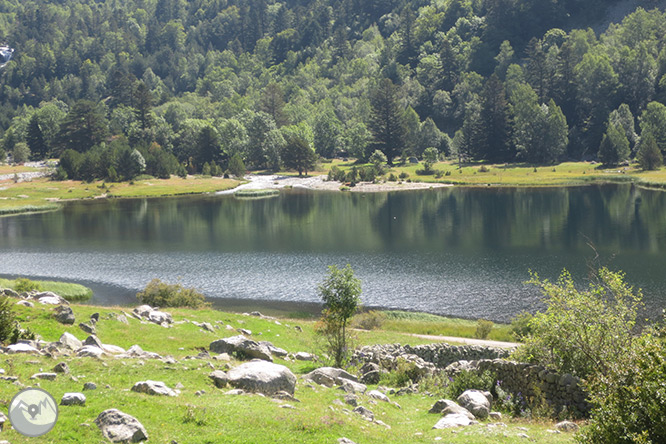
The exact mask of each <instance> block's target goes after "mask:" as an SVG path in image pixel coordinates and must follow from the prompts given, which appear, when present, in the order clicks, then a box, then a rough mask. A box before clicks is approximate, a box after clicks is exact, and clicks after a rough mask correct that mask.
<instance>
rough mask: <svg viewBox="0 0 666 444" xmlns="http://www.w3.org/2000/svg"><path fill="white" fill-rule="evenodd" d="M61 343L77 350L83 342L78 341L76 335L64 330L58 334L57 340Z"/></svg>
mask: <svg viewBox="0 0 666 444" xmlns="http://www.w3.org/2000/svg"><path fill="white" fill-rule="evenodd" d="M58 341H59V342H60V343H61V344H62V345H64V346H66V347H69V348H71V349H72V350H78V349H79V348H81V347H83V342H81V341H79V340H78V339H77V338H76V336H74V335H73V334H71V333H69V332H65V333H63V334H62V336H60V339H59V340H58Z"/></svg>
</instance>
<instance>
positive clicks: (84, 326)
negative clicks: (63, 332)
mask: <svg viewBox="0 0 666 444" xmlns="http://www.w3.org/2000/svg"><path fill="white" fill-rule="evenodd" d="M79 328H80V329H81V330H83V331H84V332H86V333H88V334H89V335H94V334H96V329H95V326H94V325H90V324H86V323H85V322H81V323H80V324H79Z"/></svg>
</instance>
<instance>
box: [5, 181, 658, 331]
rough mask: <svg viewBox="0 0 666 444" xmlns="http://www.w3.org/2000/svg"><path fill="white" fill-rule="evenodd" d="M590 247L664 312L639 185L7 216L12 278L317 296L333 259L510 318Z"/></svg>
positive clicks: (651, 227) (394, 293) (394, 286)
mask: <svg viewBox="0 0 666 444" xmlns="http://www.w3.org/2000/svg"><path fill="white" fill-rule="evenodd" d="M588 244H592V245H594V246H595V248H596V250H597V252H598V253H599V256H600V260H601V262H602V263H603V264H608V265H609V266H610V267H611V268H613V269H621V270H624V271H625V272H626V273H627V279H628V280H629V281H630V282H631V283H632V284H634V285H636V286H639V287H641V288H643V291H644V295H645V299H646V302H647V305H648V308H649V310H648V314H649V315H650V316H653V317H656V316H657V314H658V313H659V312H660V311H661V309H662V308H663V307H666V303H665V301H666V275H665V274H664V270H666V193H664V192H659V191H648V190H644V189H640V188H636V187H631V186H589V187H579V188H548V189H485V188H448V189H439V190H428V191H414V192H402V193H378V194H364V195H362V194H356V193H354V194H349V193H345V194H342V193H324V192H308V191H290V192H283V193H282V194H281V195H280V196H279V197H276V198H271V199H262V200H239V199H236V198H234V197H233V196H196V197H184V198H170V199H138V200H117V201H114V200H111V201H94V202H74V203H70V204H68V205H66V206H65V208H64V209H63V210H61V211H58V212H53V213H44V214H35V215H24V216H15V217H5V218H0V274H5V275H26V276H41V277H49V278H61V279H74V280H81V281H90V282H97V283H102V284H110V285H112V286H116V287H117V288H123V289H132V290H136V289H140V288H143V287H144V286H145V284H146V283H147V282H148V281H150V280H151V279H153V278H161V279H163V280H167V281H170V282H174V281H176V280H177V279H180V281H181V282H182V283H183V284H184V285H186V286H195V287H197V288H199V289H201V290H202V291H203V292H204V293H205V294H206V295H207V296H209V297H212V298H240V299H254V300H278V301H297V302H316V301H317V300H318V296H317V293H316V287H317V284H318V283H319V282H321V281H322V279H323V277H324V275H325V274H326V271H327V266H328V265H330V264H338V265H341V266H342V265H344V264H346V263H350V264H351V265H352V266H353V268H354V270H355V271H356V274H357V275H358V276H359V277H360V278H361V279H362V286H363V297H362V299H363V303H364V304H365V305H369V306H383V307H394V308H402V309H411V310H421V311H429V312H434V313H440V314H446V315H453V316H462V317H486V318H490V319H493V320H507V319H510V318H511V317H512V316H513V315H515V314H516V313H518V312H520V311H522V310H535V309H537V308H538V307H540V301H539V298H540V296H539V293H538V292H537V291H535V289H534V288H531V287H528V286H525V285H524V284H523V282H524V281H525V280H526V279H528V278H529V272H528V270H530V269H531V270H533V271H535V272H537V273H539V275H540V276H541V277H543V278H550V279H556V278H557V276H558V274H559V273H560V271H561V270H562V269H563V268H567V269H569V270H570V271H572V273H573V274H574V275H575V276H577V277H579V278H581V279H583V278H584V277H585V273H586V262H587V261H589V260H590V259H591V258H592V257H593V256H594V252H593V250H592V249H591V248H590V247H589V245H588ZM106 288H108V287H106ZM111 288H113V287H111ZM121 294H123V295H125V297H126V295H127V294H128V292H127V291H117V292H114V291H108V290H106V291H98V292H97V293H96V296H95V298H96V300H95V302H97V303H106V304H112V303H123V302H127V301H126V300H123V297H122V296H120V295H121Z"/></svg>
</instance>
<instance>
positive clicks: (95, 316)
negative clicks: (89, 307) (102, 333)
mask: <svg viewBox="0 0 666 444" xmlns="http://www.w3.org/2000/svg"><path fill="white" fill-rule="evenodd" d="M90 320H91V321H92V322H95V323H97V322H99V313H93V314H91V315H90Z"/></svg>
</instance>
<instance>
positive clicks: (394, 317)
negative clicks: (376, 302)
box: [382, 311, 515, 342]
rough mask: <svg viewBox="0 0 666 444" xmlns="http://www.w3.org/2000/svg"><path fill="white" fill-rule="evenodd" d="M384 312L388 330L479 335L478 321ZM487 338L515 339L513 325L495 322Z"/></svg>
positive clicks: (401, 312)
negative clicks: (477, 333)
mask: <svg viewBox="0 0 666 444" xmlns="http://www.w3.org/2000/svg"><path fill="white" fill-rule="evenodd" d="M384 314H385V316H386V320H385V321H384V323H383V326H382V328H383V329H384V330H388V331H394V332H402V333H413V334H420V335H437V336H455V337H459V338H476V337H477V335H476V329H477V321H471V320H467V319H456V318H447V317H444V316H437V315H432V314H428V313H411V312H405V311H386V312H384ZM487 339H490V340H493V341H506V342H514V341H515V338H514V337H513V336H512V335H511V326H509V325H507V324H494V325H493V327H492V329H491V330H490V334H489V335H488V338H487Z"/></svg>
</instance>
